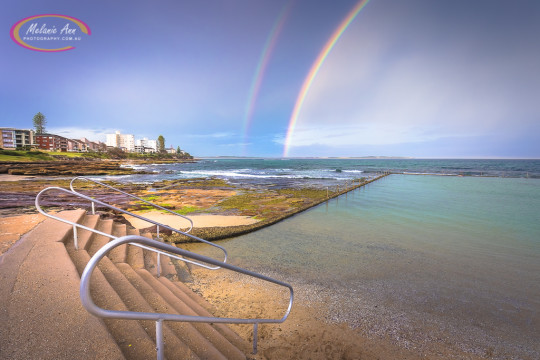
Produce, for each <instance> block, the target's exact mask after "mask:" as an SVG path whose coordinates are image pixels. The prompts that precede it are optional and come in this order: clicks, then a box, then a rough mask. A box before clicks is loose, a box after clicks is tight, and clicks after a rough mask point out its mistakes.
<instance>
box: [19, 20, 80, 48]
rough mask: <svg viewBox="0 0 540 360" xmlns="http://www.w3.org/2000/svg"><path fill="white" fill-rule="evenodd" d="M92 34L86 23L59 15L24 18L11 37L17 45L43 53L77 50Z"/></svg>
mask: <svg viewBox="0 0 540 360" xmlns="http://www.w3.org/2000/svg"><path fill="white" fill-rule="evenodd" d="M90 34H91V32H90V28H89V27H88V25H86V24H85V23H84V22H82V21H81V20H79V19H76V18H74V17H71V16H66V15H59V14H44V15H34V16H30V17H27V18H24V19H22V20H20V21H18V22H16V23H15V25H13V26H12V27H11V30H10V36H11V39H12V40H13V41H15V43H16V44H17V45H20V46H22V47H24V48H26V49H29V50H34V51H43V52H58V51H67V50H71V49H75V46H73V45H75V44H78V43H80V42H81V41H83V40H84V39H86V38H87V37H88V36H89V35H90Z"/></svg>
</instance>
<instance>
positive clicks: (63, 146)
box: [35, 134, 73, 151]
mask: <svg viewBox="0 0 540 360" xmlns="http://www.w3.org/2000/svg"><path fill="white" fill-rule="evenodd" d="M35 139H36V140H35V141H36V145H37V146H38V147H39V148H40V149H42V150H49V151H68V148H69V147H71V148H72V149H73V144H69V145H68V143H69V142H70V141H71V140H70V139H67V138H65V137H63V136H60V135H54V134H36V136H35ZM72 151H73V150H72Z"/></svg>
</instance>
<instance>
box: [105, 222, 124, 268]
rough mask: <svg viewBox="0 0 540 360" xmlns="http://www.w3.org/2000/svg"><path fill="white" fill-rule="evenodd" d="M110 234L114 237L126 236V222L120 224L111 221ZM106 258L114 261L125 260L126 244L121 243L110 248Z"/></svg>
mask: <svg viewBox="0 0 540 360" xmlns="http://www.w3.org/2000/svg"><path fill="white" fill-rule="evenodd" d="M112 234H113V235H114V236H116V237H122V236H126V235H127V227H126V224H120V223H116V222H115V223H113V228H112ZM108 258H109V259H111V261H112V262H114V263H119V262H122V263H125V262H127V244H122V245H120V246H117V247H115V248H114V249H112V250H111V252H110V253H109V255H108Z"/></svg>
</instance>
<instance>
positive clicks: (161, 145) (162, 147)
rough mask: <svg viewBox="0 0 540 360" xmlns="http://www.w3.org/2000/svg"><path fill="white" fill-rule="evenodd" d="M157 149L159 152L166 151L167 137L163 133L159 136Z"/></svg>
mask: <svg viewBox="0 0 540 360" xmlns="http://www.w3.org/2000/svg"><path fill="white" fill-rule="evenodd" d="M157 151H158V152H159V153H164V152H165V138H164V137H163V135H159V136H158V138H157Z"/></svg>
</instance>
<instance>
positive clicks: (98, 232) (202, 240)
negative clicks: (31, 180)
mask: <svg viewBox="0 0 540 360" xmlns="http://www.w3.org/2000/svg"><path fill="white" fill-rule="evenodd" d="M51 190H56V191H61V192H65V193H68V194H70V195H74V196H77V197H79V198H82V199H85V200H89V201H92V202H95V203H97V204H99V205H101V206H104V207H107V208H109V209H111V210H114V211H118V212H121V213H124V214H127V215H130V216H134V217H136V218H139V219H141V220H145V221H147V222H150V223H152V224H154V225H156V226H162V227H163V228H165V229H168V230H171V231H174V232H176V233H178V234H182V235H186V236H187V237H189V238H191V239H193V240H197V241H200V242H203V243H206V244H208V245H211V246H213V247H216V248H218V249H220V250H222V251H223V254H224V259H223V262H224V263H225V262H226V261H227V250H225V248H224V247H223V246H220V245H217V244H214V243H212V242H210V241H208V240H204V239H201V238H199V237H197V236H195V235H192V234H188V233H186V232H183V231H181V230H177V229H174V228H172V227H170V226H167V225H164V224H161V223H159V222H157V221H154V220H151V219H148V218H145V217H143V216H140V215H136V214H133V213H131V212H129V211H127V210H124V209H120V208H117V207H116V206H113V205H110V204H107V203H104V202H103V201H100V200H97V199H93V198H91V197H89V196H87V195H83V194H81V193H78V192H75V191H71V190H67V189H64V188H61V187H55V186H53V187H48V188H45V189H43V190H41V191H40V192H39V193H38V194H37V196H36V201H35V204H36V209H37V210H38V211H39V212H40V213H41V214H43V215H45V216H47V217H50V218H52V219H55V220H58V221H61V222H63V223H66V224H70V225H72V226H73V241H74V245H75V249H76V250H78V249H79V246H78V237H77V228H81V229H85V230H88V231H91V232H94V233H96V234H99V235H103V236H107V237H109V238H111V239H118V237H117V236H114V235H111V234H107V233H104V232H102V231H99V230H96V229H92V228H89V227H87V226H84V225H81V224H78V223H75V222H73V221H69V220H66V219H62V218H61V217H58V216H54V215H51V214H49V213H47V212H45V211H44V210H43V209H42V208H41V206H40V205H39V201H40V199H41V195H42V194H43V193H45V192H47V191H51ZM132 245H134V246H138V247H142V248H144V249H146V250H149V251H153V252H156V253H159V254H163V255H166V256H169V257H172V258H175V259H178V260H181V261H184V262H187V263H190V264H193V265H198V266H201V267H204V268H206V269H209V270H217V269H219V267H210V266H208V265H205V264H201V263H198V262H195V261H191V260H188V259H185V258H181V257H177V256H174V255H170V254H168V253H163V252H159V251H156V250H155V249H152V248H146V247H144V246H143V245H140V244H132ZM159 262H160V257H159V256H158V276H159V268H160V266H159V265H160V264H159Z"/></svg>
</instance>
